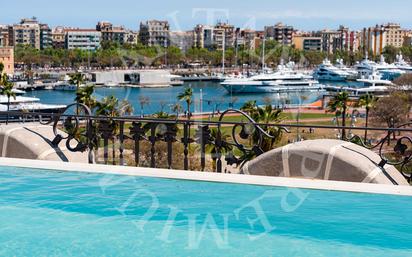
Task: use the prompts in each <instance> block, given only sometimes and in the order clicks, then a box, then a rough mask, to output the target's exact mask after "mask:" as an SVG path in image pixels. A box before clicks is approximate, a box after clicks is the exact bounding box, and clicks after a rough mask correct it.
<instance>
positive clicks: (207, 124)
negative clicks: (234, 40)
mask: <svg viewBox="0 0 412 257" xmlns="http://www.w3.org/2000/svg"><path fill="white" fill-rule="evenodd" d="M232 113H236V114H238V115H240V116H242V117H243V120H244V121H243V122H227V121H225V118H226V117H227V116H228V115H229V114H232ZM6 115H8V117H10V119H11V121H10V122H39V123H40V124H44V125H46V124H49V125H52V126H53V131H54V134H55V138H54V140H53V142H52V144H53V145H56V146H57V145H58V144H59V143H60V142H61V141H62V140H66V147H67V149H69V150H70V151H73V152H79V151H81V152H86V151H87V152H88V156H89V162H90V163H94V162H99V163H104V164H113V165H135V166H149V167H152V168H156V167H162V168H168V169H172V168H175V169H176V168H177V169H179V168H181V169H184V170H189V169H196V170H201V171H204V170H207V169H208V170H211V171H215V172H225V171H226V168H225V167H228V165H234V166H237V167H241V166H242V165H243V164H245V163H246V162H247V161H248V160H250V159H253V158H254V157H256V156H259V155H261V154H263V153H264V152H265V151H268V150H270V149H271V147H272V146H281V145H282V143H281V142H279V140H278V139H279V138H281V135H282V134H290V133H292V131H295V130H296V129H297V130H302V129H304V130H309V131H313V130H315V129H318V130H327V131H334V133H333V134H334V135H333V137H334V138H335V139H338V138H339V139H342V138H340V137H341V135H342V134H346V135H348V136H347V137H345V138H343V139H342V140H346V141H351V142H354V143H356V144H359V145H361V146H363V147H365V148H368V149H370V150H373V151H375V152H376V153H377V154H379V156H380V158H381V162H380V164H379V165H380V166H381V167H383V166H384V165H386V164H389V165H394V166H396V167H397V168H398V169H399V170H400V172H401V173H402V175H403V176H404V177H405V178H406V179H408V180H409V181H411V179H412V177H411V175H410V167H409V163H410V161H411V159H412V151H411V150H410V149H411V146H412V128H411V125H412V123H407V124H402V125H400V126H391V127H389V128H365V127H355V126H354V122H353V120H354V119H355V118H356V117H355V116H353V117H352V122H351V126H350V127H342V126H338V125H335V126H333V125H330V126H327V125H308V124H260V123H257V122H255V121H254V120H253V118H252V117H250V116H249V115H248V114H247V113H245V112H243V111H240V110H227V111H225V112H223V113H222V114H221V115H220V117H219V119H218V120H216V121H210V120H191V119H179V118H170V119H157V118H141V117H106V116H105V117H103V116H93V115H92V113H91V111H90V110H89V108H88V107H87V106H85V105H82V104H73V105H70V106H68V107H67V108H66V109H65V110H64V111H63V112H62V113H59V114H50V113H26V112H8V113H7V112H0V117H6ZM342 130H346V132H347V133H341V131H342ZM365 130H366V131H368V132H369V133H375V135H374V136H373V137H372V136H371V138H370V139H368V140H367V141H368V142H365V138H364V137H363V136H361V135H363V132H364V131H365ZM60 131H64V132H65V133H61V132H60ZM297 134H298V136H299V134H300V133H297ZM372 138H375V139H374V140H372ZM277 140H278V141H277ZM284 144H286V142H284ZM159 145H162V146H163V147H160V148H157V147H158V146H159ZM268 145H269V147H268ZM193 155H195V156H196V157H198V159H199V163H198V166H196V167H195V168H193V167H191V166H190V163H191V156H193ZM223 162H225V164H226V165H224V163H223ZM210 163H211V166H212V167H208V166H210Z"/></svg>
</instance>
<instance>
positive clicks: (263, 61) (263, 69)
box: [262, 37, 266, 72]
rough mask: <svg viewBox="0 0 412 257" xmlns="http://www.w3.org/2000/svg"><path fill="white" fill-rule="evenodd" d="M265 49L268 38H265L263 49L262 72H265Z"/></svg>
mask: <svg viewBox="0 0 412 257" xmlns="http://www.w3.org/2000/svg"><path fill="white" fill-rule="evenodd" d="M265 48H266V38H265V37H263V49H262V71H263V72H265Z"/></svg>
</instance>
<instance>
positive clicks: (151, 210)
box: [0, 166, 412, 257]
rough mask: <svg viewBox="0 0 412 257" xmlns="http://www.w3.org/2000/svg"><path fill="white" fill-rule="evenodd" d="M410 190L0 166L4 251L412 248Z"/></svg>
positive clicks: (0, 245)
mask: <svg viewBox="0 0 412 257" xmlns="http://www.w3.org/2000/svg"><path fill="white" fill-rule="evenodd" d="M411 214H412V198H411V197H403V196H390V195H375V194H360V193H347V192H329V191H318V190H300V189H288V188H281V187H264V186H248V185H236V184H224V183H209V182H193V181H181V180H168V179H157V178H143V177H129V176H112V175H103V174H85V173H65V172H56V171H44V170H35V171H33V170H29V169H23V168H11V167H1V166H0V256H334V257H338V256H385V257H387V256H411V255H412V251H411V250H412V249H411V248H412V237H411V235H412V219H411Z"/></svg>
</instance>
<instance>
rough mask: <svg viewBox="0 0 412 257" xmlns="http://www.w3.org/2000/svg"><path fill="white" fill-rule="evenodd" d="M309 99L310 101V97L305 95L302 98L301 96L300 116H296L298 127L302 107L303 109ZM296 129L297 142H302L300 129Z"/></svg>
mask: <svg viewBox="0 0 412 257" xmlns="http://www.w3.org/2000/svg"><path fill="white" fill-rule="evenodd" d="M307 99H308V97H307V96H305V95H301V96H300V103H299V108H298V115H297V116H296V121H297V124H298V125H299V123H300V116H301V107H302V104H303V102H305V101H306V100H307ZM296 129H297V140H298V141H300V139H301V137H300V128H299V127H297V128H296Z"/></svg>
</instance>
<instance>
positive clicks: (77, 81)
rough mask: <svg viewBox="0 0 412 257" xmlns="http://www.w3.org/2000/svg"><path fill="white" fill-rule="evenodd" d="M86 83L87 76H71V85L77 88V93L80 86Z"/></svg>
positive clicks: (78, 73) (76, 74) (77, 74)
mask: <svg viewBox="0 0 412 257" xmlns="http://www.w3.org/2000/svg"><path fill="white" fill-rule="evenodd" d="M85 81H86V76H84V74H82V73H80V72H76V73H73V74H70V80H69V83H70V84H73V85H76V86H77V91H78V90H79V89H80V86H81V85H83V84H84V82H85Z"/></svg>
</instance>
